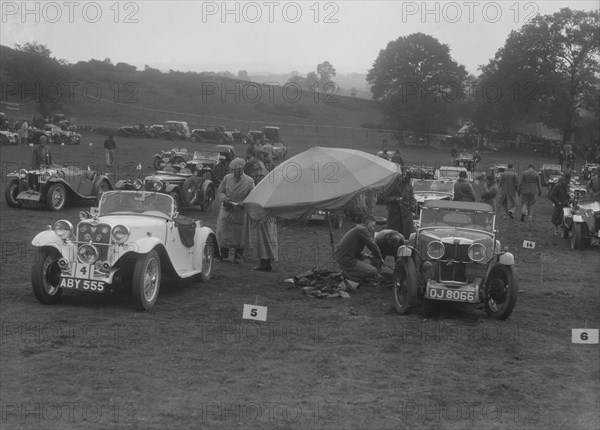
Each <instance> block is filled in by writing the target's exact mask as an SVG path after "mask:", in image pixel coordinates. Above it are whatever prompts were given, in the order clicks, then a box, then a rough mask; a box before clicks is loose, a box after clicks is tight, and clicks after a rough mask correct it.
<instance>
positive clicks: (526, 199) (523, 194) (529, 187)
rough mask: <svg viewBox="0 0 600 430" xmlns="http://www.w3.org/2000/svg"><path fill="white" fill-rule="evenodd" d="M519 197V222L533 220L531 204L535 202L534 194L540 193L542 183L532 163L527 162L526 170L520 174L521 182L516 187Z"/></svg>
mask: <svg viewBox="0 0 600 430" xmlns="http://www.w3.org/2000/svg"><path fill="white" fill-rule="evenodd" d="M518 194H519V197H520V198H521V222H523V221H525V217H527V220H528V221H530V222H531V221H533V205H534V204H535V195H536V194H537V195H538V197H540V196H541V195H542V183H541V181H540V175H539V173H538V172H536V171H535V170H534V165H533V163H529V165H528V166H527V170H525V171H524V172H523V175H522V176H521V183H520V184H519V189H518Z"/></svg>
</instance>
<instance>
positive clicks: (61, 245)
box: [31, 229, 75, 261]
mask: <svg viewBox="0 0 600 430" xmlns="http://www.w3.org/2000/svg"><path fill="white" fill-rule="evenodd" d="M31 244H32V245H33V246H34V247H36V248H40V250H41V249H42V248H44V247H51V248H54V249H56V250H57V251H58V252H59V253H60V255H61V256H63V257H64V258H66V259H68V260H69V261H71V260H73V259H74V257H75V247H74V246H73V245H72V244H69V243H68V242H66V241H64V240H62V239H61V238H60V237H58V236H57V235H56V233H54V230H51V229H48V230H46V231H42V232H40V233H38V234H37V235H35V237H34V238H33V239H32V240H31Z"/></svg>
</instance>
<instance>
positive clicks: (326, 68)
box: [317, 61, 335, 90]
mask: <svg viewBox="0 0 600 430" xmlns="http://www.w3.org/2000/svg"><path fill="white" fill-rule="evenodd" d="M317 74H318V75H319V88H320V89H321V90H324V89H327V88H328V87H330V86H331V83H332V82H333V81H332V80H331V78H332V77H334V76H335V69H334V68H333V66H332V65H331V63H330V62H329V61H325V62H323V63H321V64H317Z"/></svg>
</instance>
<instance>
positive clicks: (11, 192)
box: [4, 180, 23, 208]
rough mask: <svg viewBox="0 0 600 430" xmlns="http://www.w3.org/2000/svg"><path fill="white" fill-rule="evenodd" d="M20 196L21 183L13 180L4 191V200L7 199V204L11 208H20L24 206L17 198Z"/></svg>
mask: <svg viewBox="0 0 600 430" xmlns="http://www.w3.org/2000/svg"><path fill="white" fill-rule="evenodd" d="M18 195H19V181H17V180H13V181H10V182H9V183H8V185H7V186H6V189H5V190H4V198H5V199H6V203H7V204H8V206H10V207H11V208H20V207H21V205H22V204H23V203H22V202H20V201H19V200H17V196H18Z"/></svg>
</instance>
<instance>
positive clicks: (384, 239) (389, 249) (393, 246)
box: [375, 229, 404, 260]
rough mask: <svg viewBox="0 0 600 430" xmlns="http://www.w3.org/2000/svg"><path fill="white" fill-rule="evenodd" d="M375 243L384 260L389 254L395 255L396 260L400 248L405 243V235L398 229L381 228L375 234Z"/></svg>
mask: <svg viewBox="0 0 600 430" xmlns="http://www.w3.org/2000/svg"><path fill="white" fill-rule="evenodd" d="M375 243H376V244H377V246H378V247H379V251H381V256H382V257H383V259H384V260H385V258H386V257H388V256H391V257H394V260H395V259H396V254H397V252H398V248H400V246H402V245H404V236H402V235H401V234H400V233H399V232H397V231H396V230H390V229H386V230H381V231H380V232H377V233H376V234H375Z"/></svg>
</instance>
